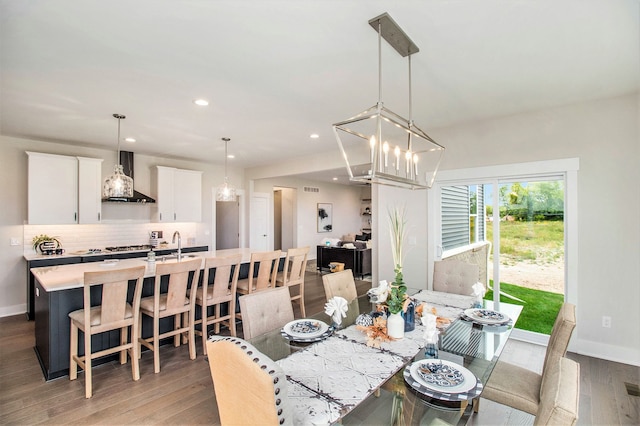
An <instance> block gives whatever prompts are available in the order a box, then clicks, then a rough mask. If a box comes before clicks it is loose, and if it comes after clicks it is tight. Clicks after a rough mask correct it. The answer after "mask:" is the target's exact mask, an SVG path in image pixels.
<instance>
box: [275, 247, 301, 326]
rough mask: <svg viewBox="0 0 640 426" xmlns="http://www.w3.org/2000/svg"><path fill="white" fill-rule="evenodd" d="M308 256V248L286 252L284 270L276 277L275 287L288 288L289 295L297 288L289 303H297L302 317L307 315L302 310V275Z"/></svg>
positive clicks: (292, 249)
mask: <svg viewBox="0 0 640 426" xmlns="http://www.w3.org/2000/svg"><path fill="white" fill-rule="evenodd" d="M308 255H309V247H308V246H307V247H300V248H291V249H289V250H287V257H286V258H285V260H284V269H283V270H282V272H278V274H277V276H276V285H277V286H285V287H288V288H289V292H290V293H291V291H292V288H293V287H298V289H297V291H296V292H295V293H294V294H292V295H291V301H292V302H293V301H296V300H297V301H298V303H299V304H300V313H301V314H302V317H305V316H306V315H307V314H306V312H305V309H304V275H305V272H306V269H307V256H308Z"/></svg>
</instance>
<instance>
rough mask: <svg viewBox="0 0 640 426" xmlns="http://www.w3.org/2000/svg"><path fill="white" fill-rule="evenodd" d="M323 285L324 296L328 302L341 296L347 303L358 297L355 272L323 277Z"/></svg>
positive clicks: (336, 273)
mask: <svg viewBox="0 0 640 426" xmlns="http://www.w3.org/2000/svg"><path fill="white" fill-rule="evenodd" d="M322 284H323V285H324V294H325V296H326V297H327V300H329V299H331V298H332V297H335V296H340V297H343V298H344V299H345V300H346V301H347V302H351V301H352V300H354V299H356V298H357V297H358V292H357V290H356V282H355V280H354V279H353V271H352V270H351V269H345V270H344V271H340V272H332V273H330V274H326V275H323V276H322Z"/></svg>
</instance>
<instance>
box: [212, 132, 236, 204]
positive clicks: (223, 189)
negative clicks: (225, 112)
mask: <svg viewBox="0 0 640 426" xmlns="http://www.w3.org/2000/svg"><path fill="white" fill-rule="evenodd" d="M222 140H223V141H224V183H223V184H222V185H220V186H219V187H218V189H217V190H216V201H236V188H235V187H234V186H233V185H230V184H229V178H228V177H227V158H229V157H228V156H227V148H228V144H229V141H230V140H231V139H229V138H222Z"/></svg>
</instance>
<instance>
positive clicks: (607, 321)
mask: <svg viewBox="0 0 640 426" xmlns="http://www.w3.org/2000/svg"><path fill="white" fill-rule="evenodd" d="M602 326H603V327H604V328H611V317H608V316H606V315H605V316H603V317H602Z"/></svg>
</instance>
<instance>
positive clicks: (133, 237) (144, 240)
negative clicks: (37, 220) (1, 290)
mask: <svg viewBox="0 0 640 426" xmlns="http://www.w3.org/2000/svg"><path fill="white" fill-rule="evenodd" d="M151 231H162V232H163V237H162V238H160V239H159V240H160V241H161V242H162V241H166V242H168V243H171V237H172V236H173V233H174V232H175V231H179V232H180V236H181V238H182V245H183V246H187V245H209V243H208V242H198V241H197V238H196V237H197V223H171V224H168V223H166V224H165V223H130V224H115V223H102V224H97V225H24V253H25V254H29V253H33V252H34V250H33V246H32V244H31V240H32V239H33V237H34V236H36V235H40V234H46V235H49V236H52V237H57V238H58V239H59V240H60V242H61V243H62V248H64V249H65V250H66V251H67V252H70V251H75V250H85V249H91V248H100V249H102V248H105V247H110V246H126V245H141V244H149V238H150V233H151Z"/></svg>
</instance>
